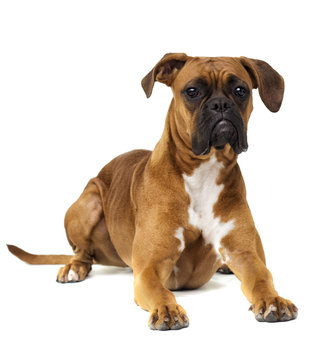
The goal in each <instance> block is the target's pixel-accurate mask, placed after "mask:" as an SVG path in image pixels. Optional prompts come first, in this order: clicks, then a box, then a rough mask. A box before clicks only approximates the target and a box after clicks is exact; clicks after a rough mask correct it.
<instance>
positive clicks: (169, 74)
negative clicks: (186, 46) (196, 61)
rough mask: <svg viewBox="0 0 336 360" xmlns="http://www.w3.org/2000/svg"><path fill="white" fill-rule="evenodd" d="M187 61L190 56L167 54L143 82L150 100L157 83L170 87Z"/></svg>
mask: <svg viewBox="0 0 336 360" xmlns="http://www.w3.org/2000/svg"><path fill="white" fill-rule="evenodd" d="M187 59H188V56H187V55H186V54H183V53H169V54H166V55H165V56H164V57H163V58H162V59H161V60H160V61H159V62H158V63H157V64H156V65H155V66H154V68H153V69H152V70H151V71H150V72H149V73H148V74H147V75H146V76H145V77H144V78H143V79H142V81H141V85H142V88H143V89H144V91H145V93H146V96H147V97H148V98H149V97H150V96H151V95H152V90H153V86H154V82H155V81H160V82H162V83H164V84H166V85H167V86H170V85H171V84H172V83H173V81H174V79H175V77H176V75H177V73H178V71H179V70H180V69H182V67H183V66H184V64H185V62H186V61H187Z"/></svg>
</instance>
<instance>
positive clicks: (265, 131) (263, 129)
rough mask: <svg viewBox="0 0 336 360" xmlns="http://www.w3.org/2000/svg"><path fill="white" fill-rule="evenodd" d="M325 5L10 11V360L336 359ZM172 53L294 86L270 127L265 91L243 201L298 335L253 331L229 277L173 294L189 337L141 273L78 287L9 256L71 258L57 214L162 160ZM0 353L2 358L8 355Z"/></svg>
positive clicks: (335, 79)
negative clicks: (263, 71) (157, 148)
mask: <svg viewBox="0 0 336 360" xmlns="http://www.w3.org/2000/svg"><path fill="white" fill-rule="evenodd" d="M333 6H334V4H333V2H332V1H323V0H320V1H318V2H312V1H288V2H286V1H281V2H280V1H279V2H275V1H223V0H222V1H212V0H208V1H182V0H179V1H174V0H170V1H164V2H161V1H145V0H142V1H84V0H81V1H72V0H67V1H47V0H43V1H22V2H20V1H15V0H11V1H1V5H0V52H1V55H0V75H1V77H0V115H1V119H0V121H1V131H0V136H1V138H0V156H1V187H0V191H1V193H0V198H1V202H0V207H1V214H0V216H1V217H0V219H1V237H0V241H1V248H0V255H1V259H0V264H1V269H0V270H1V275H0V279H1V306H0V309H1V321H0V325H1V332H2V334H1V337H0V338H1V346H0V356H1V358H2V359H6V360H7V359H19V358H25V359H70V358H79V359H92V358H94V359H99V358H121V357H122V358H125V359H129V358H135V359H138V358H140V359H175V358H186V357H187V358H189V357H190V358H191V357H194V356H199V357H206V358H207V359H211V358H215V357H216V358H230V359H244V358H249V359H268V358H273V359H285V358H287V359H303V358H306V357H307V356H310V357H311V358H312V357H318V358H320V359H334V358H335V349H334V340H333V339H334V338H335V337H334V335H335V334H332V333H334V328H333V327H332V328H331V330H330V325H331V326H334V322H335V315H334V314H335V310H334V302H335V290H334V289H335V267H334V264H335V255H334V250H335V240H336V237H335V226H334V224H335V200H336V199H335V186H334V184H335V180H336V178H335V172H334V168H335V145H334V137H335V120H336V119H335V99H336V97H335V84H336V75H335V73H336V70H335V69H336V66H335V57H334V48H335V33H336V26H335V16H334V13H335V10H334V7H333ZM167 52H186V53H187V54H188V55H203V56H241V55H244V56H248V57H252V58H257V59H262V60H265V61H267V62H269V63H270V64H271V65H272V66H273V67H274V68H275V69H276V70H277V71H278V72H279V73H280V74H282V75H283V77H284V78H285V82H286V91H285V98H284V102H283V106H282V108H281V110H280V111H279V112H278V113H276V114H272V113H271V112H269V111H268V110H267V109H266V107H264V105H263V104H262V102H261V101H260V99H259V96H258V92H257V91H255V92H254V112H253V114H252V116H251V120H250V126H249V133H248V140H249V146H250V147H249V150H248V151H247V153H244V154H242V155H241V156H240V165H241V169H242V172H243V175H244V178H245V181H246V185H247V192H248V200H249V203H250V207H251V209H252V213H253V215H254V219H255V222H256V225H257V228H258V230H259V232H260V234H261V237H262V240H263V244H264V248H265V252H266V257H267V264H268V267H269V268H270V270H271V272H272V273H273V277H274V280H275V284H276V288H277V290H278V291H279V293H280V295H281V296H283V297H287V298H290V299H291V300H292V301H293V302H294V303H295V304H296V305H297V306H298V307H299V309H300V312H299V317H298V319H297V320H296V321H293V322H289V323H278V324H266V323H258V322H256V321H255V320H254V317H253V315H252V313H250V312H248V311H247V309H248V307H249V304H248V302H247V300H246V299H245V298H244V295H243V294H242V292H241V290H240V283H239V281H238V280H237V279H236V278H235V277H234V276H224V275H215V277H214V278H213V279H212V280H211V281H210V282H209V283H208V284H207V285H205V286H204V287H203V288H202V289H199V290H196V291H191V292H177V293H176V296H177V299H178V302H179V303H180V304H181V305H182V306H183V307H184V308H185V309H186V310H187V312H188V315H189V317H190V327H189V328H188V329H184V330H181V331H171V332H153V331H150V330H149V329H148V328H147V319H148V313H146V312H144V311H142V310H141V309H140V308H138V307H137V306H136V305H135V304H134V302H133V281H132V273H131V271H130V270H127V269H118V268H113V267H111V268H108V267H99V266H96V267H94V270H93V271H92V273H91V275H90V277H89V278H88V279H87V280H86V281H84V282H82V283H78V284H66V285H61V284H57V283H56V282H55V278H56V273H57V270H58V266H44V267H41V266H29V265H27V264H25V263H22V262H20V261H18V260H17V259H16V258H14V257H13V256H12V255H11V254H9V252H8V251H7V249H6V247H5V244H6V243H13V244H16V245H18V246H21V247H23V248H24V249H26V250H28V251H31V252H37V253H71V251H70V250H71V249H70V247H69V245H68V243H67V240H66V237H65V233H64V229H63V216H64V213H65V211H66V209H67V208H68V207H69V205H70V204H71V203H72V202H73V201H75V200H76V199H77V197H78V196H79V194H80V193H81V191H82V189H83V188H84V186H85V185H86V183H87V181H88V180H89V179H90V177H93V176H95V175H96V174H97V173H98V171H99V170H100V169H101V167H102V166H103V165H105V164H106V163H107V162H108V161H110V160H111V159H112V158H113V157H115V156H116V155H118V154H120V153H122V152H125V151H128V150H131V149H134V148H147V149H152V148H153V147H154V145H155V144H156V142H157V141H158V139H159V137H160V135H161V133H162V129H163V124H164V119H165V114H166V111H167V108H168V105H169V102H170V98H171V92H170V89H169V88H167V87H165V86H164V85H162V84H156V85H155V88H154V92H153V96H152V97H151V98H150V99H149V100H147V99H146V97H145V94H144V93H143V91H142V88H141V86H140V81H141V79H142V77H143V76H145V75H146V74H147V72H148V71H149V70H150V69H151V68H152V67H153V66H154V64H155V63H156V62H157V61H158V60H159V59H160V58H161V57H162V56H163V55H164V54H165V53H167ZM4 354H5V355H4Z"/></svg>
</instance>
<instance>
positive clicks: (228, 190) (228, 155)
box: [9, 54, 298, 330]
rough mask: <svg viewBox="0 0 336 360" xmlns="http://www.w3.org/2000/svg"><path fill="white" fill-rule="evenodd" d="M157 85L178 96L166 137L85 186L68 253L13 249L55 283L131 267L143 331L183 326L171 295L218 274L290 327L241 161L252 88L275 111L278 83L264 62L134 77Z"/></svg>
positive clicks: (293, 311)
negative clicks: (228, 275)
mask: <svg viewBox="0 0 336 360" xmlns="http://www.w3.org/2000/svg"><path fill="white" fill-rule="evenodd" d="M155 81H159V82H162V83H164V84H166V85H168V86H171V88H172V91H173V94H174V97H173V100H172V102H171V105H170V107H169V111H168V115H167V118H166V124H165V128H164V132H163V135H162V137H161V139H160V141H159V142H158V144H157V145H156V147H155V149H154V151H153V152H151V151H146V150H135V151H131V152H129V153H126V154H123V155H120V156H118V157H117V158H115V159H114V160H112V161H111V162H110V163H109V164H107V165H106V166H105V167H104V168H103V169H102V170H101V172H100V173H99V174H98V176H97V177H95V178H93V179H91V180H90V181H89V183H88V185H87V186H86V188H85V190H84V191H83V193H82V195H81V196H80V198H79V199H78V200H77V201H76V202H75V203H74V204H73V205H72V206H71V207H70V209H69V210H68V212H67V213H66V216H65V229H66V234H67V237H68V240H69V243H70V245H71V247H72V249H73V251H74V253H75V255H74V256H73V257H70V256H64V255H49V256H48V255H44V256H42V255H31V254H28V253H26V252H24V251H23V250H21V249H18V248H16V247H14V246H10V245H9V249H10V251H11V252H13V253H14V254H15V255H17V256H18V257H20V258H21V259H22V260H25V261H27V262H29V263H35V264H36V263H67V265H66V266H65V267H63V268H61V269H60V271H59V272H58V275H57V281H58V282H61V283H67V282H74V281H81V280H84V279H85V277H86V276H87V275H88V273H89V272H90V270H91V265H92V263H99V264H104V265H114V266H129V267H131V268H132V269H133V272H134V292H135V301H136V303H137V304H138V305H139V306H141V307H142V308H143V309H145V310H147V311H150V319H149V326H150V328H151V329H158V330H168V329H180V328H183V327H187V326H188V324H189V320H188V318H187V315H186V312H185V311H184V309H183V308H182V307H181V306H180V305H178V304H177V302H176V299H175V297H174V295H173V293H172V292H171V291H170V290H177V289H195V288H198V287H200V286H202V285H204V284H205V283H206V282H207V281H209V280H210V279H211V277H212V276H213V274H214V273H215V272H216V270H218V269H219V268H221V269H222V271H224V272H225V271H228V268H229V269H231V270H232V271H233V272H234V274H236V276H237V277H238V278H239V279H240V280H241V283H242V290H243V292H244V294H245V295H246V297H247V299H248V300H249V301H250V303H251V304H252V305H251V310H252V311H253V312H254V314H255V317H256V319H257V320H258V321H267V322H274V321H286V320H291V319H295V318H296V317H297V313H298V310H297V308H296V307H295V305H294V304H293V303H291V302H290V301H289V300H285V299H283V298H281V297H279V296H278V293H277V292H276V290H275V289H274V285H273V281H272V275H271V273H270V272H269V270H268V269H267V268H266V266H265V256H264V251H263V247H262V244H261V241H260V237H259V235H258V232H257V230H256V228H255V226H254V222H253V219H252V215H251V212H250V209H249V207H248V204H247V201H246V196H245V186H244V181H243V178H242V175H241V173H240V170H239V166H238V164H237V154H239V153H240V152H242V151H245V150H247V136H246V131H247V123H248V119H249V117H250V114H251V112H252V89H253V88H258V89H259V94H260V96H261V99H262V101H263V102H264V104H265V105H266V107H267V108H268V109H269V110H270V111H273V112H276V111H278V110H279V108H280V105H281V102H282V98H283V92H284V82H283V79H282V77H281V76H280V75H279V74H278V73H277V72H276V71H275V70H274V69H272V68H271V67H270V66H269V65H268V64H267V63H265V62H264V61H260V60H252V59H248V58H245V57H241V58H224V57H220V58H202V57H189V56H187V55H185V54H167V55H165V56H164V57H163V58H162V59H161V60H160V61H159V62H158V64H157V65H156V66H155V67H154V68H153V70H152V71H150V73H149V74H148V75H147V76H146V77H145V78H144V79H143V80H142V86H143V88H144V90H145V93H146V95H147V97H149V96H150V95H151V93H152V89H153V86H154V82H155ZM168 289H170V290H168Z"/></svg>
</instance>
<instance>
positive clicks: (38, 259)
mask: <svg viewBox="0 0 336 360" xmlns="http://www.w3.org/2000/svg"><path fill="white" fill-rule="evenodd" d="M7 247H8V250H9V251H10V252H11V253H12V254H13V255H15V256H17V257H18V258H19V259H21V260H22V261H25V262H26V263H28V264H34V265H35V264H36V265H49V264H60V265H63V264H68V263H69V262H70V260H71V259H72V258H73V256H72V255H35V254H30V253H27V252H26V251H24V250H22V249H20V248H18V247H17V246H14V245H7Z"/></svg>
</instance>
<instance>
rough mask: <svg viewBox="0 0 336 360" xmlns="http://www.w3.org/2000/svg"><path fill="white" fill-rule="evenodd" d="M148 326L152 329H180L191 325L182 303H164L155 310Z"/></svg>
mask: <svg viewBox="0 0 336 360" xmlns="http://www.w3.org/2000/svg"><path fill="white" fill-rule="evenodd" d="M148 326H149V328H150V329H151V330H179V329H182V328H185V327H188V326H189V319H188V316H187V314H186V312H185V310H184V309H183V308H182V306H180V305H176V304H171V305H162V306H159V307H158V308H156V309H155V310H153V311H152V312H151V314H150V317H149V322H148Z"/></svg>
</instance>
